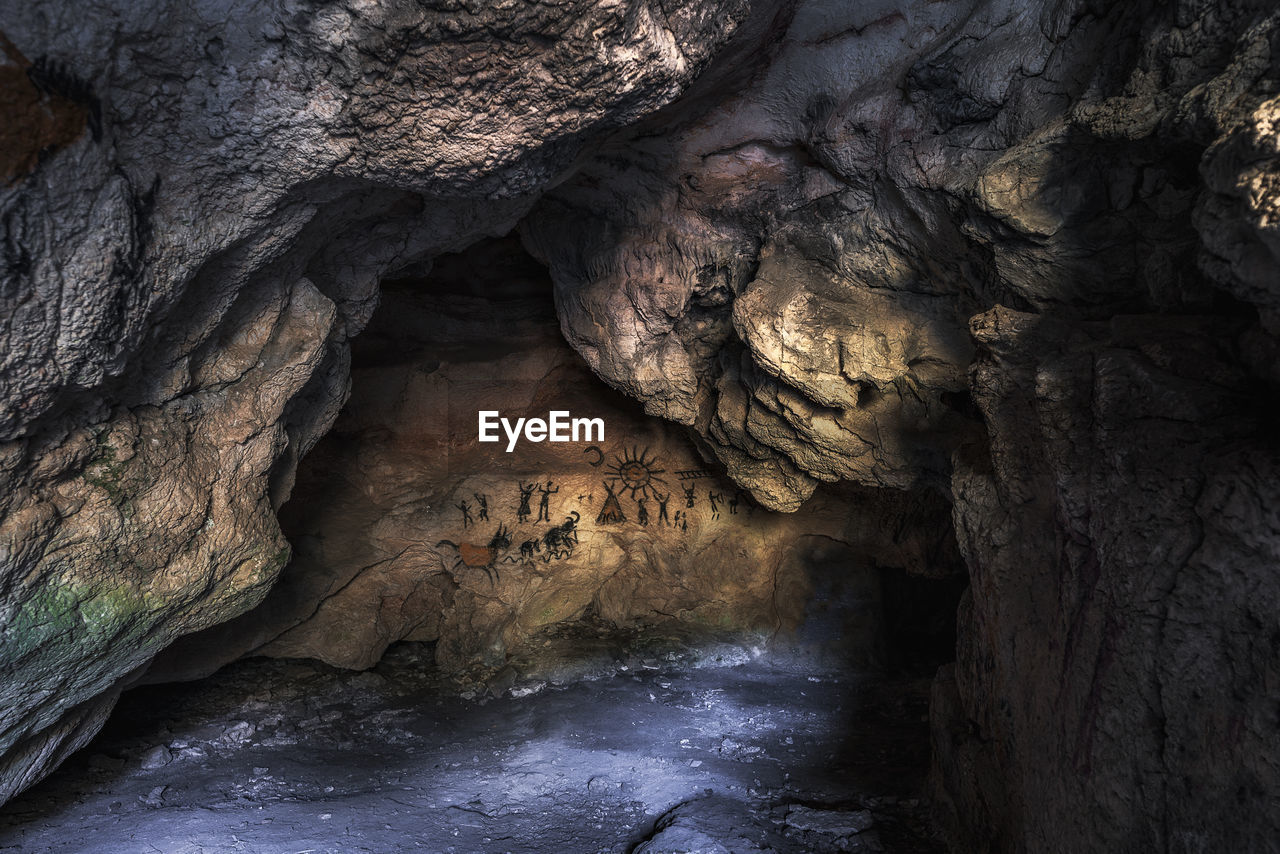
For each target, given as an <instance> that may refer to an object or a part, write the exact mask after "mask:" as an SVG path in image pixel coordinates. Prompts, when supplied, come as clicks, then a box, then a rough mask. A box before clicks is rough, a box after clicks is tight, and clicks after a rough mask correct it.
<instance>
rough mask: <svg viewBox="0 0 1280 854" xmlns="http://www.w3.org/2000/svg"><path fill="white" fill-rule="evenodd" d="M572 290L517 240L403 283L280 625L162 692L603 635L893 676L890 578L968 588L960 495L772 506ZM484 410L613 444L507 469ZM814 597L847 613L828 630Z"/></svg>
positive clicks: (226, 641) (392, 296)
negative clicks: (560, 425) (588, 629)
mask: <svg viewBox="0 0 1280 854" xmlns="http://www.w3.org/2000/svg"><path fill="white" fill-rule="evenodd" d="M551 290H552V284H551V281H550V279H549V277H548V275H547V272H546V270H545V269H544V268H542V267H540V266H539V265H538V264H537V263H536V262H534V261H533V260H532V259H531V258H529V256H528V255H527V254H525V252H524V251H523V249H522V248H521V246H520V243H519V241H518V239H516V238H514V237H510V238H506V239H503V240H489V241H482V242H480V243H478V244H475V245H474V246H472V247H470V248H469V249H467V250H466V251H465V252H463V253H461V254H457V255H449V256H444V257H442V258H440V259H437V261H436V263H435V264H434V265H433V268H432V269H431V271H430V272H429V274H427V275H422V276H419V277H415V278H409V279H399V280H396V281H393V282H387V283H384V285H383V287H382V292H381V299H380V305H379V308H378V310H377V311H376V312H375V313H374V315H373V318H372V319H371V320H370V322H369V324H368V326H367V327H366V328H365V330H364V331H363V332H362V334H361V335H360V337H358V338H357V339H355V341H354V342H353V347H352V352H353V356H352V393H351V396H350V398H349V400H348V402H347V404H346V406H345V407H344V409H343V410H342V412H341V414H340V415H339V416H338V419H337V421H336V423H335V425H334V427H333V428H332V430H331V431H330V433H329V434H328V435H327V436H326V437H325V438H324V439H322V440H321V441H320V442H319V443H318V444H317V446H316V447H315V449H314V450H312V451H311V452H310V454H309V455H308V456H307V458H306V459H305V460H304V461H303V463H302V464H301V466H300V469H299V474H298V481H297V483H296V484H295V486H294V489H293V493H292V498H291V500H290V502H289V503H287V504H286V505H285V506H284V507H283V508H282V509H281V512H280V517H281V524H282V527H283V529H284V532H285V534H286V535H287V537H288V539H289V541H290V542H291V543H292V544H293V546H294V554H293V558H292V561H291V562H290V564H289V566H288V567H287V568H286V569H285V571H284V572H283V573H282V575H281V578H280V580H279V582H278V583H277V584H276V586H275V587H274V588H273V589H272V591H271V592H270V593H269V594H268V596H267V597H266V599H265V600H264V601H263V603H262V604H261V605H260V606H258V607H257V608H255V609H254V610H252V611H250V612H249V613H247V614H245V615H243V616H242V617H239V618H237V619H235V620H232V621H230V622H228V623H225V624H222V625H219V626H217V627H214V628H212V629H209V630H207V631H204V632H199V633H196V634H193V635H190V636H188V637H187V638H184V639H182V640H180V641H178V642H177V643H175V644H174V645H173V646H171V647H170V648H169V649H168V650H166V651H165V652H164V653H163V654H162V655H161V656H160V657H159V658H158V659H157V661H156V662H155V663H154V664H153V665H152V667H151V668H150V670H149V672H148V675H147V678H148V679H150V680H163V679H172V678H191V677H193V676H196V675H201V674H204V673H207V672H210V671H211V670H212V669H214V668H215V667H217V666H220V665H221V664H224V663H226V662H228V661H231V660H233V659H235V658H237V657H239V656H241V655H246V654H263V655H269V656H281V657H301V658H317V659H320V660H323V661H326V662H328V663H330V664H333V665H336V666H340V667H348V668H357V669H362V668H367V667H371V666H373V665H374V664H376V663H377V661H378V660H379V658H380V657H381V656H382V653H383V652H384V650H385V649H386V648H387V646H388V645H389V644H391V643H394V642H396V641H399V640H410V641H423V642H431V643H434V644H435V651H436V662H437V664H438V665H440V666H441V668H442V669H443V670H444V671H445V672H446V673H462V672H464V671H470V672H472V673H483V672H485V671H486V670H490V671H491V670H493V669H494V668H501V667H502V666H503V665H505V664H506V662H507V660H508V659H509V658H510V657H511V655H512V653H513V652H514V651H516V650H517V649H522V648H524V649H527V648H529V647H530V646H535V645H540V644H542V643H543V642H544V636H545V635H546V634H547V632H548V630H553V629H557V628H558V627H561V626H562V625H563V624H566V623H573V622H577V621H581V620H584V619H585V620H590V621H592V622H593V623H594V624H597V625H606V626H612V627H614V628H616V629H619V630H623V631H626V630H628V629H637V628H642V627H643V628H647V629H649V630H652V631H662V630H664V628H671V629H681V630H685V631H690V632H694V633H695V634H698V633H701V634H704V635H706V636H708V637H716V636H719V637H726V636H730V635H733V636H738V637H743V636H749V637H754V638H755V639H756V642H762V641H765V640H769V641H771V645H772V646H773V647H774V648H775V649H800V648H803V651H804V653H805V654H807V655H817V656H821V657H823V658H825V659H828V660H838V661H842V662H844V663H846V664H855V665H858V666H860V667H862V668H863V669H870V668H873V667H875V666H877V665H883V664H886V663H888V655H887V653H888V651H887V650H886V648H885V646H886V644H885V636H886V635H887V626H886V624H885V623H886V617H885V615H884V614H883V610H884V609H883V603H882V601H881V596H880V590H879V588H880V580H881V576H882V575H883V574H884V573H886V572H890V571H894V572H898V573H901V574H910V575H912V576H916V577H919V578H922V579H927V578H936V579H942V578H948V577H954V576H956V575H962V574H963V568H962V567H963V565H962V563H961V562H960V559H959V554H958V552H957V551H956V548H955V540H954V536H953V535H952V532H951V529H950V525H949V515H950V505H949V503H948V502H947V500H946V497H945V495H944V494H942V493H941V492H940V491H937V490H932V491H916V492H911V491H899V490H884V489H867V488H861V489H859V488H856V487H846V488H843V489H828V490H826V491H825V492H823V493H822V494H820V495H816V496H814V497H813V498H812V499H811V500H810V501H809V502H807V503H806V505H805V508H804V512H803V513H797V514H778V513H773V512H769V511H767V510H765V509H764V508H762V507H760V506H759V505H758V504H757V503H756V502H755V501H753V500H752V499H751V497H750V495H749V494H748V493H747V492H746V491H745V490H743V489H741V488H740V487H738V486H737V485H736V484H734V483H732V481H730V480H728V479H727V478H726V477H725V476H724V474H723V472H722V471H719V470H718V468H717V467H716V466H715V464H714V461H710V462H709V461H708V460H705V459H703V457H702V456H701V455H700V453H699V451H698V449H697V447H696V446H695V445H694V443H693V442H692V441H691V440H690V437H689V436H688V435H687V432H686V431H685V430H684V429H682V428H681V427H679V426H678V425H674V424H672V423H670V422H668V421H664V420H661V419H655V418H652V417H648V416H645V415H644V413H643V412H642V411H640V407H639V406H638V404H636V402H635V401H633V400H631V399H630V398H627V397H625V396H623V395H620V394H619V393H618V392H616V391H614V390H613V389H611V388H609V387H608V386H606V385H605V384H604V383H602V382H601V381H600V380H599V378H597V377H596V376H595V375H593V374H592V373H591V371H590V370H589V369H588V368H587V366H586V365H585V364H584V363H583V362H582V359H581V358H580V357H579V356H578V355H577V354H576V353H575V352H574V351H573V349H572V348H570V347H569V346H568V344H567V343H566V342H565V340H564V338H563V337H562V336H561V335H560V329H559V322H558V319H557V317H556V314H555V309H554V306H553V304H552V300H551ZM479 410H492V411H496V412H500V413H501V415H502V416H503V417H506V418H508V419H510V420H511V421H515V419H517V418H544V419H545V418H547V417H548V413H549V412H551V411H552V410H559V411H562V412H567V413H570V414H571V415H572V417H574V418H588V419H590V418H598V419H600V421H601V423H602V426H603V428H604V433H603V436H593V437H591V438H587V437H585V436H583V437H580V439H579V440H578V441H570V442H562V443H555V442H550V441H544V442H540V443H534V442H530V441H529V440H528V439H525V438H521V439H520V440H518V443H517V445H516V446H515V447H514V449H513V450H510V451H508V438H507V437H506V435H505V434H504V433H502V432H501V431H498V432H499V435H500V437H501V438H500V441H498V442H495V443H480V442H478V441H477V427H478V425H477V412H478V411H479ZM544 499H545V503H544ZM815 588H823V590H822V592H821V593H820V594H819V595H820V596H822V597H823V600H824V601H826V600H828V599H830V600H831V613H830V614H827V615H823V616H822V617H820V618H819V619H818V622H816V623H814V622H812V621H811V620H810V619H809V618H810V617H811V616H812V615H811V614H809V613H808V611H809V610H810V609H811V608H812V607H813V606H814V605H815V602H814V599H815V596H814V593H815ZM827 588H831V590H828V589H827ZM832 590H834V591H836V592H835V593H834V595H830V594H832ZM840 591H844V592H843V593H842V592H840ZM837 606H841V607H837ZM842 607H843V610H844V611H845V612H847V613H843V614H841V613H839V612H840V611H841V609H842ZM832 620H834V621H837V622H838V623H839V625H832V626H826V627H825V629H824V627H823V626H822V625H820V624H821V623H823V622H830V621H832ZM904 628H905V629H906V630H908V631H909V627H904ZM824 635H825V636H824Z"/></svg>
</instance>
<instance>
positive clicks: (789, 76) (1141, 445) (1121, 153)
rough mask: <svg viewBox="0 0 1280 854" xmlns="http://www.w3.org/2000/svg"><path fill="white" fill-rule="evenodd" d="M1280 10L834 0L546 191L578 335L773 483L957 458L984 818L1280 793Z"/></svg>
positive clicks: (964, 776)
mask: <svg viewBox="0 0 1280 854" xmlns="http://www.w3.org/2000/svg"><path fill="white" fill-rule="evenodd" d="M1278 26H1280V19H1277V17H1276V14H1275V10H1274V7H1273V5H1272V4H1267V3H1248V2H1241V3H1228V4H1215V3H1206V2H1180V3H1175V4H1156V3H1149V4H1090V3H1040V4H1026V3H1021V4H1007V3H1000V2H986V3H971V4H954V5H953V4H927V3H920V4H913V3H892V4H870V5H863V4H858V5H856V6H854V5H849V6H839V7H837V6H836V5H835V4H822V3H810V4H803V5H802V6H801V7H800V8H799V9H798V10H797V13H796V15H795V18H794V21H793V23H792V24H791V26H790V28H789V29H788V31H787V33H786V35H785V36H783V37H782V38H780V39H779V44H780V47H779V51H778V54H777V55H776V57H775V58H774V60H773V62H772V64H771V65H770V67H769V69H768V70H767V71H766V72H764V73H762V74H759V75H757V76H756V77H755V78H753V79H752V80H751V81H750V82H749V83H747V84H746V85H744V86H742V87H740V88H739V89H737V90H735V91H734V92H733V94H732V95H730V96H728V97H724V96H721V97H719V98H716V97H714V96H713V95H711V94H710V93H703V97H702V98H701V99H693V100H691V101H689V102H688V106H687V108H685V109H683V110H682V109H681V108H682V106H683V104H682V105H677V107H675V108H672V109H670V110H668V111H667V112H666V113H665V114H664V116H663V120H664V123H665V124H664V127H665V128H666V129H667V132H666V133H664V134H661V135H659V134H658V133H657V132H656V130H654V131H649V132H647V133H644V132H642V133H640V134H623V135H620V136H619V137H618V138H616V139H615V140H614V141H612V142H611V148H610V155H611V156H601V157H599V158H597V159H596V160H594V161H592V162H590V163H588V164H586V165H584V166H583V168H582V169H581V171H580V173H579V177H578V178H576V179H575V180H573V181H570V182H567V183H566V184H564V185H561V186H559V187H557V188H555V189H554V190H553V191H552V192H551V193H549V194H548V196H547V197H546V199H544V200H543V201H542V202H541V203H540V204H539V206H538V207H537V208H536V209H535V211H534V213H533V214H532V215H531V216H529V217H528V218H526V219H525V220H524V221H523V222H522V225H521V228H522V233H524V234H525V236H526V239H527V240H528V242H529V244H530V245H531V246H532V247H533V248H534V250H535V251H536V252H537V253H538V254H539V255H540V256H541V257H543V258H544V259H545V260H546V261H547V263H548V264H549V265H550V268H551V270H552V272H553V274H554V276H555V277H556V281H557V299H558V305H559V308H560V312H561V316H562V322H563V324H564V326H565V331H566V334H567V336H568V338H569V340H570V341H571V342H572V343H573V344H574V346H575V347H576V348H577V349H578V350H579V351H580V352H581V353H582V354H583V355H584V356H585V357H586V358H587V360H588V361H589V362H590V363H591V364H592V366H593V367H594V368H595V369H596V370H597V371H598V372H599V373H600V374H601V375H602V376H604V377H605V378H606V379H608V380H609V381H610V382H611V383H612V384H614V385H615V386H617V387H618V388H621V389H623V390H625V391H627V392H628V393H630V394H633V395H635V396H637V397H639V398H640V399H642V400H644V401H645V403H646V408H647V410H648V411H650V412H652V413H655V414H659V415H662V416H664V417H667V418H671V419H673V420H676V421H678V422H681V423H684V424H687V425H689V426H690V427H691V428H693V429H694V430H695V431H696V432H697V433H699V434H700V435H701V436H702V438H703V440H704V441H705V443H706V447H707V448H708V449H709V450H710V451H711V452H713V453H715V454H716V456H718V457H719V459H720V460H721V461H722V462H723V463H724V464H725V466H726V467H727V469H728V471H729V472H730V473H731V475H732V476H733V477H734V478H735V479H736V480H737V481H738V482H740V483H743V484H744V485H747V486H748V487H749V488H750V489H751V490H752V491H753V493H754V494H755V495H756V497H757V498H759V500H761V501H762V502H763V503H765V504H767V505H769V506H772V507H777V508H780V509H794V508H795V507H797V506H798V505H799V504H800V502H801V501H802V500H803V499H804V498H805V497H806V496H807V495H809V494H810V492H811V491H812V490H813V488H814V486H815V484H816V483H817V482H818V481H822V480H834V479H849V480H854V481H857V482H860V483H864V484H876V485H887V486H895V487H902V486H904V485H906V484H915V483H920V482H925V483H928V482H939V481H940V482H947V481H950V483H951V491H952V497H953V500H954V502H955V520H956V524H957V531H958V533H959V535H960V537H961V542H962V547H963V550H964V553H965V556H966V559H967V561H968V563H969V567H970V574H971V578H972V580H973V589H972V593H971V597H970V602H971V604H970V605H969V606H967V607H965V608H964V609H962V613H961V628H960V639H959V640H960V650H961V652H960V656H959V661H958V664H957V667H956V669H955V670H954V671H951V672H948V673H945V674H943V676H942V678H941V679H940V681H939V685H938V693H937V701H936V703H935V711H934V714H935V720H936V733H935V736H936V747H937V752H938V760H937V767H938V772H939V773H938V780H939V784H940V792H944V793H945V794H943V795H942V800H943V801H944V802H945V801H947V800H948V799H950V806H951V807H952V808H953V811H952V812H951V814H950V816H949V821H950V823H951V827H952V832H953V835H954V837H955V838H956V839H957V840H958V847H959V848H960V850H966V851H970V850H1033V851H1035V850H1164V849H1171V850H1202V849H1206V848H1213V849H1216V848H1221V849H1224V850H1248V849H1250V848H1261V847H1265V845H1266V844H1267V843H1266V840H1267V839H1269V838H1274V834H1275V833H1276V829H1277V828H1278V827H1280V815H1278V814H1277V813H1276V811H1275V808H1274V803H1275V802H1274V799H1273V798H1272V799H1270V800H1268V798H1269V797H1270V795H1268V793H1272V794H1273V793H1274V792H1275V791H1276V790H1277V789H1278V788H1280V773H1278V771H1280V759H1278V757H1277V754H1276V751H1275V749H1274V748H1272V747H1267V745H1266V735H1265V733H1266V732H1267V731H1268V730H1269V729H1270V731H1272V732H1274V729H1275V721H1274V718H1268V717H1267V715H1268V714H1269V713H1268V712H1266V711H1265V710H1267V709H1274V707H1275V703H1276V702H1277V699H1280V696H1278V695H1277V691H1276V687H1275V685H1276V683H1275V675H1274V671H1273V664H1271V663H1269V662H1272V661H1273V660H1274V649H1273V645H1272V644H1273V641H1272V639H1273V638H1274V637H1277V636H1280V635H1277V630H1278V629H1280V624H1278V623H1277V620H1276V617H1275V615H1274V610H1273V608H1272V607H1271V606H1270V605H1269V604H1268V603H1270V602H1271V600H1272V599H1273V598H1274V596H1275V595H1276V592H1277V587H1276V585H1275V582H1274V581H1271V580H1269V579H1270V578H1271V577H1272V576H1273V575H1274V569H1275V566H1276V561H1275V557H1276V556H1275V554H1274V543H1275V541H1276V536H1277V531H1276V526H1275V520H1274V516H1273V514H1271V513H1270V512H1269V511H1268V510H1267V509H1266V508H1267V507H1268V506H1269V498H1268V489H1269V488H1268V487H1267V486H1266V484H1267V483H1268V482H1269V480H1270V478H1271V475H1270V474H1269V472H1270V471H1271V468H1270V467H1271V462H1270V461H1271V460H1273V459H1274V458H1275V454H1276V452H1277V445H1276V439H1275V437H1276V435H1277V431H1276V427H1275V424H1276V422H1275V418H1274V415H1273V414H1271V413H1273V412H1274V408H1273V407H1272V406H1271V404H1270V403H1269V402H1266V401H1268V399H1269V398H1270V396H1271V395H1273V394H1274V389H1275V382H1276V379H1277V372H1276V368H1275V364H1276V362H1275V355H1276V344H1275V338H1274V335H1275V333H1276V300H1277V294H1278V293H1280V290H1278V286H1277V283H1278V282H1280V263H1278V259H1280V255H1278V254H1277V249H1278V244H1277V231H1276V218H1275V210H1276V200H1275V187H1276V182H1277V178H1276V171H1275V170H1276V165H1277V160H1276V157H1277V151H1278V149H1277V132H1276V127H1277V126H1276V121H1277V112H1276V109H1277V103H1276V101H1275V100H1274V99H1275V93H1276V91H1277V89H1278V88H1280V79H1278V78H1280V75H1277V73H1276V64H1275V59H1274V57H1275V56H1276V55H1277V50H1280V42H1277V31H1278V30H1277V28H1278ZM624 152H625V154H624ZM566 234H573V235H576V238H573V239H566V238H565V236H564V235H566ZM1232 798H1235V800H1234V801H1232Z"/></svg>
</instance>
